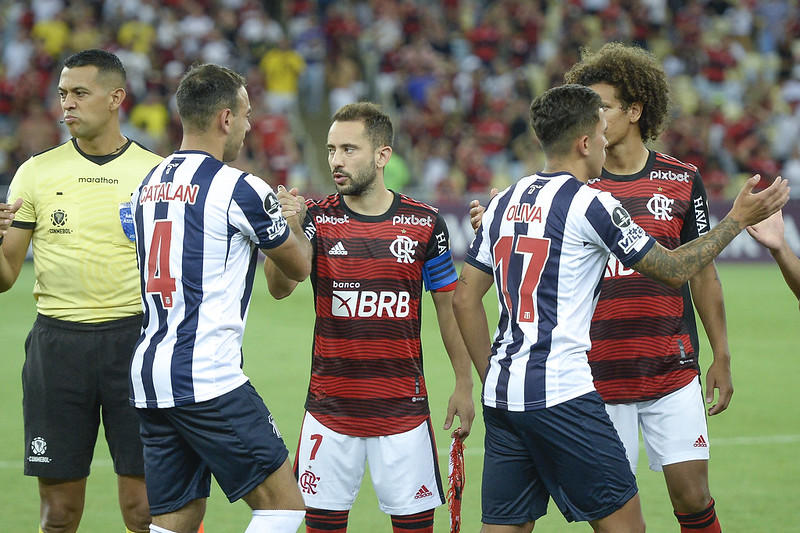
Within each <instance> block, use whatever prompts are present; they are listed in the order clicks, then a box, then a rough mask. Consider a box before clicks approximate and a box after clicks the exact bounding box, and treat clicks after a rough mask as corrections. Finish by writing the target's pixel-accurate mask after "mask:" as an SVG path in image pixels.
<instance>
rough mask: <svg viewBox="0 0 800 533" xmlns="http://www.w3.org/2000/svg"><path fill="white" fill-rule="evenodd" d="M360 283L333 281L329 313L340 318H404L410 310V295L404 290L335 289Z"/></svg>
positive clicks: (355, 285)
mask: <svg viewBox="0 0 800 533" xmlns="http://www.w3.org/2000/svg"><path fill="white" fill-rule="evenodd" d="M360 286H361V284H360V283H357V282H355V283H348V282H338V281H334V282H333V288H334V291H333V294H332V297H331V314H332V315H333V316H337V317H342V318H372V317H377V318H404V317H407V316H408V315H409V313H410V312H411V306H410V302H411V295H410V294H409V293H408V292H406V291H401V292H399V293H397V292H393V291H359V290H336V288H337V287H360Z"/></svg>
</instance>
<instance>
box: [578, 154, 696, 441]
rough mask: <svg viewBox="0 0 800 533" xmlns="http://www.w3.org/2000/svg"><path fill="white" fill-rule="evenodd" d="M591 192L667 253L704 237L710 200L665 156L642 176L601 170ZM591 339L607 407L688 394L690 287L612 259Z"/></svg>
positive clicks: (652, 160)
mask: <svg viewBox="0 0 800 533" xmlns="http://www.w3.org/2000/svg"><path fill="white" fill-rule="evenodd" d="M607 164H608V163H607ZM589 185H590V186H591V187H593V188H595V189H599V190H602V191H608V192H610V193H611V194H612V195H613V196H614V197H615V198H617V199H618V200H619V201H620V202H622V205H624V206H625V209H626V210H627V211H628V213H629V214H630V215H631V217H632V218H633V220H634V221H636V223H637V224H639V225H640V226H641V227H642V228H644V229H645V231H647V232H648V233H649V234H650V235H652V236H654V237H655V238H656V239H657V240H658V242H659V243H661V244H662V245H663V246H665V247H666V248H670V249H673V248H677V247H678V246H680V245H681V244H683V243H685V242H689V241H691V240H693V239H696V238H697V237H699V236H700V235H703V234H705V233H706V232H707V231H708V230H709V216H708V201H707V198H706V194H705V187H703V182H702V180H701V179H700V174H699V173H698V172H697V168H696V167H695V166H694V165H690V164H688V163H683V162H681V161H678V160H677V159H675V158H673V157H670V156H668V155H665V154H662V153H659V152H655V151H650V152H649V156H648V158H647V163H646V164H645V166H644V168H643V169H642V170H641V171H640V172H637V173H635V174H632V175H629V176H620V175H616V174H612V173H611V172H609V171H608V170H607V169H604V170H603V174H602V178H600V179H596V180H593V181H590V182H589ZM632 310H635V311H634V312H632ZM623 332H624V333H623ZM591 338H592V350H591V352H590V357H589V362H590V364H591V367H592V375H593V376H594V384H595V387H596V388H597V390H598V392H600V395H601V396H603V399H604V400H605V401H606V403H611V404H617V403H633V402H640V401H647V400H654V399H657V398H660V397H662V396H664V395H666V394H669V393H671V392H674V391H676V390H678V389H680V388H682V387H685V386H686V385H688V384H689V383H691V382H693V381H695V380H696V379H697V376H698V374H699V373H700V367H699V365H698V361H697V352H698V346H699V342H698V337H697V326H696V323H695V318H694V308H693V307H692V304H691V294H690V291H689V286H688V285H684V286H682V287H681V288H679V289H673V288H671V287H667V286H665V285H662V284H661V283H658V282H655V281H653V280H651V279H650V278H648V277H646V276H643V275H641V274H639V273H638V272H636V271H635V270H633V269H628V268H625V267H624V266H623V265H622V263H620V262H619V260H617V258H616V257H614V256H612V257H611V258H610V260H609V262H608V266H607V268H606V272H605V276H604V279H603V285H602V290H601V291H600V299H599V301H598V303H597V308H596V309H595V313H594V317H593V318H592V329H591ZM704 437H705V438H707V436H706V435H704ZM696 438H698V436H695V439H696ZM691 444H694V441H693V442H692V443H691ZM704 451H707V448H705V449H704Z"/></svg>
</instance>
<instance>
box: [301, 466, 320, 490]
mask: <svg viewBox="0 0 800 533" xmlns="http://www.w3.org/2000/svg"><path fill="white" fill-rule="evenodd" d="M319 479H320V478H319V477H318V476H316V475H315V474H314V472H312V471H310V470H306V471H305V472H303V473H302V474H301V475H300V477H299V478H297V484H298V485H300V490H301V491H303V492H305V493H306V494H316V493H317V482H318V481H319Z"/></svg>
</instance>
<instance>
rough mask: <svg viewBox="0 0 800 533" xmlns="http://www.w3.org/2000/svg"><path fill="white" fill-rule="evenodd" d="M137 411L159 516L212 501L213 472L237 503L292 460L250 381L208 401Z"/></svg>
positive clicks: (150, 492) (149, 483)
mask: <svg viewBox="0 0 800 533" xmlns="http://www.w3.org/2000/svg"><path fill="white" fill-rule="evenodd" d="M136 412H137V413H138V415H139V421H140V426H141V435H142V442H143V443H144V469H145V479H147V498H148V500H149V501H150V512H151V514H153V515H160V514H164V513H169V512H172V511H177V510H178V509H181V508H182V507H184V506H185V505H186V504H187V503H189V502H190V501H192V500H195V499H198V498H207V497H208V495H209V493H210V491H211V474H214V478H215V479H216V480H217V483H219V486H220V487H221V488H222V490H223V491H224V492H225V495H226V496H227V497H228V499H229V500H230V501H231V502H234V501H236V500H238V499H239V498H241V497H242V496H245V495H247V494H248V493H249V492H250V491H252V490H253V489H254V488H256V487H257V486H258V485H260V484H261V483H262V482H263V481H264V480H265V479H267V477H268V476H269V475H270V474H272V473H273V472H275V471H276V470H277V469H278V468H279V467H280V466H281V465H282V464H283V463H284V462H285V461H286V458H287V457H288V456H289V452H288V450H287V449H286V445H285V444H284V442H283V438H282V437H281V434H280V432H279V431H278V428H277V426H276V425H275V422H274V420H273V419H272V415H271V414H270V412H269V409H267V406H266V405H264V401H263V400H262V399H261V397H260V396H259V395H258V393H257V392H256V390H255V388H253V386H252V385H251V384H250V382H247V383H245V384H244V385H242V386H241V387H238V388H236V389H234V390H232V391H231V392H229V393H227V394H223V395H222V396H220V397H218V398H214V399H212V400H208V401H205V402H201V403H197V404H193V405H185V406H179V407H170V408H167V409H136Z"/></svg>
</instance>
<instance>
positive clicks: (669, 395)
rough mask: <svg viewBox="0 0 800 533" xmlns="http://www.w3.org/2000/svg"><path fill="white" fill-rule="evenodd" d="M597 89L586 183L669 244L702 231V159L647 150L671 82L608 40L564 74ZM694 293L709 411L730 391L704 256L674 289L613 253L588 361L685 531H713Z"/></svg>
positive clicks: (634, 454) (663, 118)
mask: <svg viewBox="0 0 800 533" xmlns="http://www.w3.org/2000/svg"><path fill="white" fill-rule="evenodd" d="M564 80H565V81H566V82H567V83H576V84H580V85H585V86H588V87H590V88H591V89H593V90H594V91H596V92H597V93H598V94H600V96H601V98H602V101H603V107H604V109H605V117H606V120H607V122H608V130H607V132H606V138H607V139H608V147H607V159H606V162H605V165H604V167H603V172H602V175H601V176H600V177H599V178H597V179H595V180H592V181H590V186H592V187H595V188H597V189H600V190H604V191H609V192H611V193H612V194H613V195H614V196H615V197H616V198H618V199H619V200H620V201H621V202H622V205H623V206H624V207H625V209H627V211H628V213H630V215H631V216H632V217H633V220H634V221H635V222H636V223H637V224H639V225H640V226H642V227H643V228H644V229H645V230H647V232H648V233H650V234H651V235H653V236H654V237H656V239H657V240H658V241H659V242H660V243H661V244H662V245H664V246H665V247H667V248H676V247H678V246H680V245H681V244H683V243H685V242H687V241H690V240H692V239H695V238H697V237H699V236H700V235H703V234H704V233H706V232H707V231H708V230H709V218H708V202H707V198H706V192H705V189H704V187H703V182H702V180H701V178H700V174H699V173H698V171H697V168H696V167H694V166H693V165H690V164H688V163H684V162H681V161H679V160H677V159H675V158H674V157H671V156H668V155H665V154H662V153H659V152H656V151H654V150H650V149H648V148H647V147H646V146H645V143H646V142H648V141H653V140H656V139H657V138H658V136H659V134H660V133H661V132H662V131H663V130H664V128H665V127H666V125H667V122H668V119H669V86H668V82H667V76H666V74H665V72H664V70H663V68H662V66H661V64H660V62H659V61H658V60H657V59H656V58H655V57H654V56H653V55H652V54H651V53H649V52H647V51H646V50H644V49H641V48H638V47H635V46H629V45H625V44H621V43H609V44H606V45H605V46H603V47H602V48H600V49H599V50H598V51H596V52H591V51H589V50H588V49H584V50H582V55H581V61H580V62H579V63H577V64H575V65H574V66H573V67H572V68H571V69H570V70H569V71H568V72H567V73H566V74H565V76H564ZM692 302H694V305H695V306H696V308H697V312H698V314H699V315H700V319H701V320H702V322H703V326H704V327H705V330H706V334H707V335H708V339H709V342H710V344H711V349H712V352H713V361H712V363H711V365H710V366H709V368H708V371H707V373H706V378H705V401H706V403H709V404H711V403H713V400H714V389H717V390H718V394H719V396H718V399H717V403H716V404H715V405H712V406H711V407H710V408H709V410H708V414H709V415H715V414H718V413H721V412H722V411H724V410H725V409H726V408H727V407H728V403H729V402H730V400H731V396H732V394H733V386H732V383H731V367H730V352H729V349H728V340H727V330H726V324H725V306H724V303H723V296H722V286H721V284H720V281H719V278H718V276H717V270H716V267H715V266H714V263H713V262H712V263H710V264H709V265H708V266H706V267H705V268H704V269H703V270H701V271H700V273H698V274H697V275H695V276H694V277H693V278H691V280H690V281H689V283H688V284H684V285H683V286H682V287H681V288H679V289H674V288H669V287H666V286H664V285H662V284H660V283H657V282H655V281H652V280H650V279H648V278H646V277H645V276H642V275H641V274H639V273H637V272H635V271H633V270H631V269H629V268H626V267H624V266H623V265H622V263H621V262H620V261H618V260H617V259H616V258H615V257H614V256H613V255H612V256H611V258H610V260H609V263H608V267H607V269H606V274H605V279H604V281H603V285H602V290H601V292H600V300H599V302H598V305H597V309H596V312H595V314H594V317H593V319H592V327H591V339H592V348H591V351H590V352H589V362H590V364H591V367H592V374H593V376H594V382H595V386H596V387H597V390H598V391H599V392H600V395H601V396H602V397H603V400H604V401H605V402H606V409H607V410H608V413H609V415H610V416H611V419H612V421H613V422H614V426H615V427H616V428H617V431H618V432H619V434H620V437H621V438H622V441H623V443H624V444H625V448H626V450H627V454H628V459H629V460H630V463H631V468H632V469H633V470H634V472H635V471H636V465H637V462H638V450H639V442H638V440H639V427H641V432H642V438H643V439H644V444H645V449H646V451H647V455H648V458H649V464H650V468H651V469H652V470H656V471H658V470H662V471H663V472H664V478H665V480H666V484H667V489H668V492H669V496H670V500H671V501H672V506H673V509H674V511H675V516H676V517H677V519H678V522H679V523H680V525H681V531H682V532H689V531H691V532H692V533H706V532H708V533H711V532H719V531H720V524H719V521H718V520H717V516H716V513H715V511H714V500H713V498H712V497H711V493H710V490H709V486H708V457H709V454H708V448H709V445H710V442H709V437H708V429H707V424H706V417H705V408H704V405H703V391H702V386H701V384H700V379H699V375H700V366H699V362H698V337H697V327H696V324H695V318H694V309H693V308H692Z"/></svg>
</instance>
